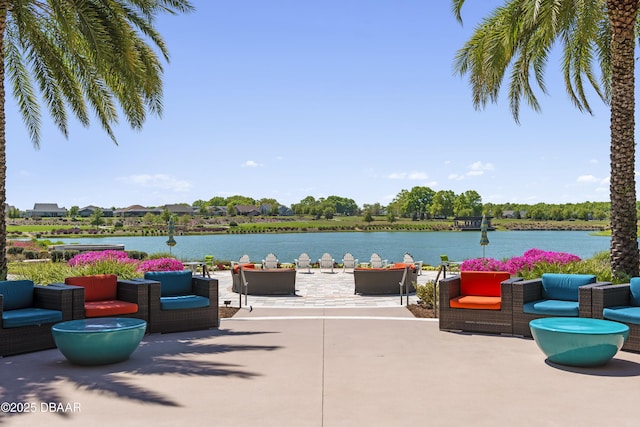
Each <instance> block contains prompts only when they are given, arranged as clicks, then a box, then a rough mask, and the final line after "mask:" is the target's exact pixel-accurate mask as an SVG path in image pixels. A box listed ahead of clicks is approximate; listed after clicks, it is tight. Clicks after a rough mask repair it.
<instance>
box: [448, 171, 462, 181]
mask: <svg viewBox="0 0 640 427" xmlns="http://www.w3.org/2000/svg"><path fill="white" fill-rule="evenodd" d="M447 178H449V179H450V180H452V181H462V180H463V179H464V175H458V174H457V173H452V174H450V175H449V176H448V177H447Z"/></svg>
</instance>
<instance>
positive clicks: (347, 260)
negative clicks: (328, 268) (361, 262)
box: [342, 252, 358, 273]
mask: <svg viewBox="0 0 640 427" xmlns="http://www.w3.org/2000/svg"><path fill="white" fill-rule="evenodd" d="M357 266H358V260H357V259H355V258H354V257H353V255H351V253H349V252H347V253H346V254H344V256H343V257H342V272H343V273H344V272H345V271H346V270H347V268H349V269H351V272H352V273H353V270H355V268H356V267H357Z"/></svg>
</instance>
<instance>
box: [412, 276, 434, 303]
mask: <svg viewBox="0 0 640 427" xmlns="http://www.w3.org/2000/svg"><path fill="white" fill-rule="evenodd" d="M415 285H416V296H417V297H418V299H420V301H422V303H423V304H425V305H426V306H427V307H429V308H432V307H433V304H434V295H433V289H434V281H433V280H430V281H428V282H427V283H425V284H424V285H420V284H415Z"/></svg>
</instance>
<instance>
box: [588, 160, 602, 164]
mask: <svg viewBox="0 0 640 427" xmlns="http://www.w3.org/2000/svg"><path fill="white" fill-rule="evenodd" d="M589 163H591V164H592V165H597V164H598V163H600V162H599V161H598V159H591V160H589Z"/></svg>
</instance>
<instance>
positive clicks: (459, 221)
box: [453, 216, 495, 231]
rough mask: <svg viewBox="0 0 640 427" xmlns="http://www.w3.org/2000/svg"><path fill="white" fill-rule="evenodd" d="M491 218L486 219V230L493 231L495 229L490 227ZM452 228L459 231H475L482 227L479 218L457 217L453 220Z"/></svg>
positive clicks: (480, 218)
mask: <svg viewBox="0 0 640 427" xmlns="http://www.w3.org/2000/svg"><path fill="white" fill-rule="evenodd" d="M492 219H493V217H492V216H488V217H487V230H491V231H493V230H495V227H493V226H492V225H491V220H492ZM453 225H454V227H456V228H458V229H459V230H461V231H475V230H480V227H481V225H482V217H481V216H457V217H455V218H453Z"/></svg>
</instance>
